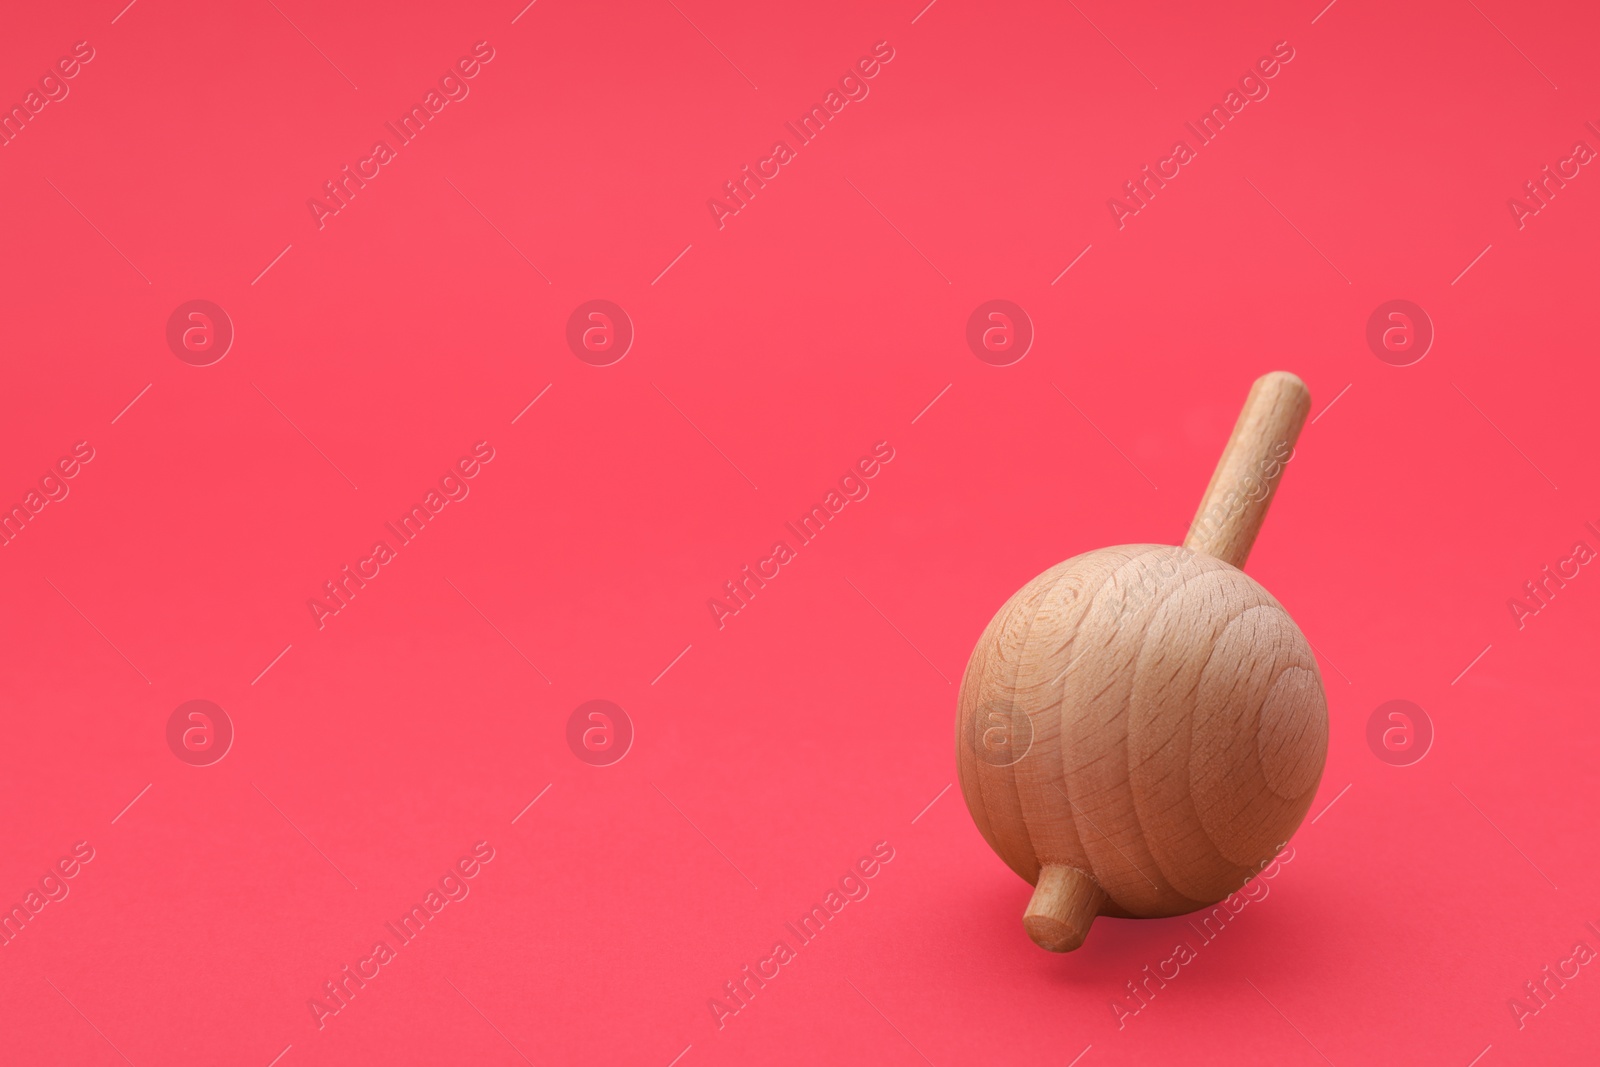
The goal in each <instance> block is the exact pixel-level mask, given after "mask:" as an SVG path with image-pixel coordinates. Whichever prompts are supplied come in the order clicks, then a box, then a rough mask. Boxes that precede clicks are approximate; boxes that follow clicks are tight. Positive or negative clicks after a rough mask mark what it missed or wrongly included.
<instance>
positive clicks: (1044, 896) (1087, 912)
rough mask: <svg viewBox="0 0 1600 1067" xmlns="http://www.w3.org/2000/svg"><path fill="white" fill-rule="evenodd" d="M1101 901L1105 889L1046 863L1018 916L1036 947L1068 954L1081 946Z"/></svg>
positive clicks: (1085, 877)
mask: <svg viewBox="0 0 1600 1067" xmlns="http://www.w3.org/2000/svg"><path fill="white" fill-rule="evenodd" d="M1105 901H1106V893H1105V890H1103V889H1101V888H1100V886H1099V885H1098V884H1096V883H1095V880H1094V879H1093V878H1090V877H1089V876H1088V875H1087V874H1085V873H1084V872H1083V871H1080V870H1078V869H1077V868H1076V867H1065V866H1060V865H1057V864H1046V865H1045V866H1044V867H1043V868H1042V869H1041V870H1040V871H1039V883H1038V884H1037V885H1036V886H1034V888H1033V898H1032V899H1031V900H1029V901H1028V910H1027V911H1025V912H1023V913H1022V926H1023V928H1024V929H1025V930H1027V931H1028V936H1029V937H1031V938H1033V943H1034V944H1036V945H1038V946H1039V947H1040V948H1046V949H1049V950H1050V951H1051V952H1071V951H1072V950H1073V949H1075V948H1077V947H1078V946H1079V945H1081V944H1083V939H1084V937H1086V936H1087V935H1088V933H1089V924H1090V923H1092V922H1094V917H1095V916H1096V915H1097V914H1099V912H1100V905H1102V904H1104V903H1105Z"/></svg>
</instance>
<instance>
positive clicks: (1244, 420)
mask: <svg viewBox="0 0 1600 1067" xmlns="http://www.w3.org/2000/svg"><path fill="white" fill-rule="evenodd" d="M1310 411H1311V391H1310V390H1309V389H1307V388H1306V383H1305V382H1302V381H1301V380H1300V379H1299V378H1297V377H1295V376H1294V375H1293V374H1290V373H1288V372H1287V371H1274V372H1272V373H1271V374H1264V375H1262V376H1261V377H1260V378H1257V379H1256V381H1255V384H1254V385H1252V386H1251V387H1250V395H1249V396H1248V397H1246V398H1245V402H1244V410H1242V411H1241V412H1239V421H1238V422H1237V423H1235V424H1234V427H1233V434H1232V436H1230V437H1229V438H1228V446H1227V448H1225V449H1224V450H1223V452H1222V458H1221V459H1220V460H1218V461H1217V469H1216V470H1215V471H1214V472H1212V475H1211V484H1210V485H1208V486H1206V492H1205V496H1204V497H1202V498H1201V500H1200V508H1199V510H1198V511H1196V512H1195V516H1194V522H1193V523H1191V524H1190V526H1189V534H1188V536H1187V537H1185V538H1184V541H1183V544H1184V547H1185V548H1191V549H1193V550H1194V551H1196V552H1204V553H1205V554H1206V555H1208V556H1215V557H1216V558H1217V559H1220V560H1222V561H1223V562H1224V563H1231V564H1233V565H1234V566H1235V567H1243V566H1244V561H1245V559H1246V558H1248V557H1249V555H1250V547H1251V546H1252V545H1254V544H1255V543H1256V534H1258V533H1260V532H1261V523H1262V522H1263V521H1264V520H1265V519H1266V517H1267V509H1268V508H1269V507H1271V506H1272V497H1273V495H1274V494H1275V493H1276V492H1277V489H1278V482H1279V481H1280V480H1281V479H1282V477H1283V470H1284V467H1285V465H1286V464H1287V463H1288V459H1289V456H1291V455H1292V454H1293V452H1294V445H1295V442H1296V441H1297V440H1299V438H1300V427H1301V426H1302V425H1304V423H1305V421H1306V415H1307V414H1309V413H1310Z"/></svg>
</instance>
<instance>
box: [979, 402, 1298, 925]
mask: <svg viewBox="0 0 1600 1067" xmlns="http://www.w3.org/2000/svg"><path fill="white" fill-rule="evenodd" d="M1274 378H1275V379H1276V380H1270V379H1274ZM1285 379H1286V380H1285ZM1263 383H1266V384H1265V385H1263ZM1294 387H1298V392H1299V394H1300V395H1299V396H1298V397H1296V396H1295V395H1294V393H1295V388H1294ZM1302 401H1305V402H1308V401H1309V397H1306V396H1305V395H1304V386H1303V385H1300V383H1299V380H1298V379H1295V378H1293V376H1291V375H1283V376H1281V377H1280V376H1269V378H1267V379H1262V381H1261V382H1258V383H1257V386H1256V388H1255V389H1253V390H1252V392H1251V400H1250V402H1248V403H1247V405H1246V413H1245V416H1244V417H1241V419H1240V422H1239V425H1238V427H1236V428H1235V437H1234V439H1233V440H1232V441H1231V442H1230V446H1229V449H1228V451H1227V452H1225V453H1224V457H1223V461H1222V463H1220V464H1219V472H1222V471H1223V468H1224V467H1226V468H1227V469H1228V470H1231V471H1237V470H1238V469H1239V465H1240V464H1241V463H1244V464H1246V469H1249V468H1248V464H1250V463H1255V462H1257V461H1258V459H1259V457H1260V456H1261V455H1263V454H1270V451H1271V449H1272V446H1273V445H1274V443H1275V442H1276V441H1282V440H1287V441H1288V443H1289V447H1291V448H1292V445H1293V440H1294V436H1295V434H1296V433H1297V432H1298V429H1299V420H1303V418H1304V414H1305V410H1304V409H1305V406H1306V404H1305V403H1302ZM1295 410H1299V416H1298V418H1295V417H1293V412H1294V411H1295ZM1284 411H1287V412H1288V413H1289V416H1290V417H1287V418H1285V417H1283V416H1282V415H1281V414H1278V413H1280V412H1284ZM1241 433H1242V434H1243V435H1244V437H1245V438H1247V439H1246V440H1243V441H1241V440H1240V437H1241ZM1263 441H1265V442H1266V444H1265V446H1263V445H1261V444H1260V442H1263ZM1263 447H1264V448H1265V449H1266V453H1263V451H1262V449H1263ZM1219 476H1220V475H1219ZM1278 476H1281V465H1280V469H1279V470H1278V471H1277V472H1276V474H1274V475H1273V476H1272V478H1271V485H1270V486H1268V487H1267V488H1266V489H1265V495H1264V496H1263V497H1262V499H1260V500H1257V501H1247V502H1246V505H1245V506H1244V507H1242V508H1239V509H1237V513H1236V514H1224V515H1223V516H1222V517H1223V519H1224V520H1225V521H1222V522H1219V523H1217V524H1216V525H1217V528H1218V529H1219V531H1221V535H1220V537H1219V539H1218V540H1216V541H1214V542H1211V543H1215V544H1217V545H1218V546H1219V550H1222V551H1232V552H1241V550H1242V551H1248V547H1249V544H1250V542H1252V541H1253V540H1254V531H1255V529H1257V528H1259V526H1260V521H1261V516H1262V515H1263V514H1264V509H1265V505H1266V504H1267V503H1270V500H1271V490H1272V488H1275V486H1276V482H1277V477H1278ZM1228 477H1231V475H1229V476H1228ZM1223 480H1224V481H1225V480H1226V478H1225V477H1224V479H1223ZM1219 484H1221V483H1219V478H1218V477H1214V478H1213V479H1212V487H1211V489H1210V490H1208V494H1207V495H1208V498H1210V497H1211V496H1212V494H1213V493H1215V492H1216V491H1217V489H1218V485H1219ZM1247 495H1248V494H1247ZM1258 504H1259V505H1260V508H1259V510H1257V511H1256V512H1255V513H1253V514H1252V513H1251V512H1250V510H1249V509H1250V508H1251V507H1254V506H1255V505H1258ZM1241 517H1243V518H1244V519H1245V520H1246V521H1245V522H1243V523H1235V522H1233V521H1232V520H1233V519H1235V518H1241ZM1247 527H1248V529H1247ZM1241 546H1242V547H1241ZM1241 559H1242V555H1241ZM1327 730H1328V727H1327V707H1326V703H1325V699H1324V696H1323V690H1322V680H1321V676H1320V674H1319V672H1318V670H1317V665H1316V660H1315V658H1314V657H1313V655H1312V652H1311V648H1310V646H1309V645H1308V644H1307V643H1306V640H1305V638H1304V636H1303V635H1302V634H1301V633H1300V631H1299V628H1298V627H1296V626H1295V624H1294V622H1293V620H1291V619H1290V618H1289V616H1288V614H1287V613H1285V612H1284V610H1283V608H1282V607H1281V606H1280V605H1279V604H1278V602H1277V601H1276V600H1274V599H1273V597H1272V596H1271V594H1269V593H1268V592H1267V591H1266V590H1265V589H1263V588H1262V587H1261V586H1260V585H1259V584H1258V583H1256V582H1255V581H1254V580H1253V579H1251V578H1250V577H1248V576H1247V575H1245V574H1244V573H1243V572H1242V571H1240V570H1238V569H1237V568H1236V567H1234V566H1232V565H1230V564H1229V563H1226V562H1224V561H1223V560H1221V559H1218V558H1216V557H1214V556H1211V555H1209V554H1206V553H1203V552H1197V551H1193V550H1191V549H1190V548H1180V547H1174V546H1161V545H1124V546H1119V547H1115V548H1105V549H1099V550H1096V551H1093V552H1087V553H1084V554H1083V555H1080V556H1077V557H1074V558H1073V559H1069V560H1067V561H1066V562H1064V563H1060V564H1057V565H1056V566H1055V567H1052V568H1051V569H1050V570H1048V571H1046V572H1045V573H1044V574H1042V575H1040V576H1039V577H1038V578H1035V579H1034V580H1033V581H1031V582H1029V583H1028V584H1027V585H1026V586H1024V587H1023V588H1022V589H1021V590H1020V591H1018V592H1017V593H1016V594H1015V595H1014V596H1013V597H1012V598H1011V599H1010V600H1009V601H1007V602H1006V604H1005V605H1004V606H1003V607H1002V608H1001V609H1000V611H999V612H998V613H997V614H996V615H995V617H994V619H993V620H991V621H990V623H989V625H988V627H987V628H986V629H985V630H984V632H983V635H982V636H981V637H980V638H979V640H978V644H977V646H976V648H974V650H973V653H972V657H971V659H970V660H969V662H968V664H967V670H966V673H965V675H964V676H963V678H962V682H961V694H960V698H959V710H958V716H957V723H956V753H957V762H958V768H959V773H960V781H961V788H962V793H963V795H964V796H965V798H966V802H967V807H968V810H970V811H971V812H972V816H973V819H974V821H975V822H976V823H977V826H978V829H979V831H980V832H981V833H982V834H983V836H984V838H985V839H986V840H987V841H988V842H989V844H990V846H991V847H993V848H994V850H995V852H996V853H998V854H999V856H1000V857H1001V858H1002V859H1003V860H1004V861H1005V862H1006V863H1007V864H1008V865H1010V866H1011V868H1012V869H1013V870H1014V871H1016V872H1017V874H1018V875H1020V876H1021V877H1023V878H1025V879H1026V880H1027V881H1029V882H1030V883H1034V884H1036V886H1037V888H1036V890H1035V893H1034V899H1033V900H1032V901H1031V902H1030V904H1029V907H1028V911H1027V914H1026V916H1025V922H1024V925H1025V928H1026V929H1027V931H1028V933H1029V936H1030V937H1032V938H1033V939H1034V940H1035V941H1036V942H1037V943H1039V944H1040V945H1042V946H1043V947H1046V948H1050V949H1052V950H1054V951H1067V950H1070V949H1072V948H1076V947H1077V946H1078V945H1079V944H1081V943H1082V940H1083V937H1084V935H1085V934H1086V932H1087V929H1088V925H1089V922H1090V920H1092V917H1093V916H1094V915H1095V914H1096V913H1098V914H1105V915H1119V916H1143V917H1153V916H1162V915H1177V914H1181V913H1184V912H1187V911H1192V910H1194V909H1196V908H1199V907H1203V906H1205V905H1208V904H1212V903H1215V902H1216V901H1218V900H1221V899H1222V898H1223V897H1225V896H1227V895H1228V894H1229V893H1231V892H1233V891H1235V890H1237V889H1238V888H1240V887H1241V886H1242V885H1243V884H1244V882H1245V881H1246V880H1248V879H1249V877H1250V876H1251V875H1252V874H1254V873H1255V872H1256V871H1258V870H1259V869H1260V868H1261V867H1262V866H1263V865H1264V864H1265V863H1266V862H1267V861H1269V860H1270V859H1271V858H1272V856H1273V855H1274V854H1275V853H1276V852H1277V851H1278V849H1279V848H1280V847H1281V846H1282V844H1283V843H1284V842H1286V841H1287V840H1288V838H1289V836H1290V835H1291V834H1292V833H1293V832H1294V830H1295V828H1296V827H1297V826H1299V824H1300V821H1301V819H1303V818H1304V817H1305V813H1306V810H1307V808H1308V807H1309V805H1310V803H1311V799H1312V796H1313V795H1314V794H1315V792H1316V787H1317V783H1318V781H1319V780H1320V778H1321V774H1322V767H1323V761H1324V758H1325V755H1326V751H1327ZM1097 891H1099V892H1097ZM1101 893H1103V897H1102V896H1101V895H1100V894H1101Z"/></svg>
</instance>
